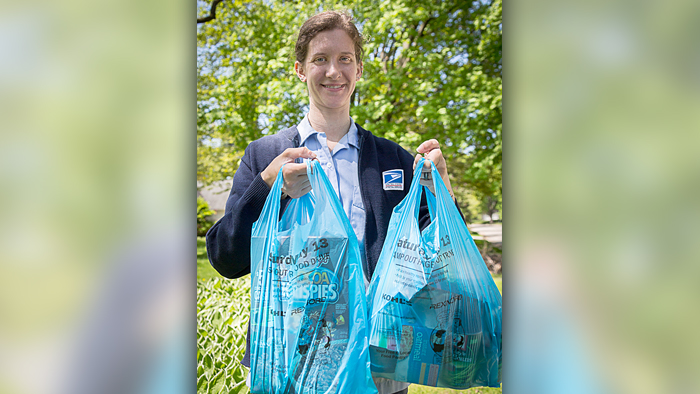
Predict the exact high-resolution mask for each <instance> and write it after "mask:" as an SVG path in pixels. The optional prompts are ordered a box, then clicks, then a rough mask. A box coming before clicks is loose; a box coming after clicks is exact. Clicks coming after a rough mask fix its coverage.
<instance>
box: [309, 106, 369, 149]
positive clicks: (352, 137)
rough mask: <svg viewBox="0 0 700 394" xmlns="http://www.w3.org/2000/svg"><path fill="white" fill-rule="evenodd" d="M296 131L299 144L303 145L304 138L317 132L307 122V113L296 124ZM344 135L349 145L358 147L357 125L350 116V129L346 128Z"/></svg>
mask: <svg viewBox="0 0 700 394" xmlns="http://www.w3.org/2000/svg"><path fill="white" fill-rule="evenodd" d="M297 131H299V146H304V143H306V140H307V139H308V138H309V137H311V136H312V135H314V134H318V131H316V130H314V128H313V127H311V122H309V115H308V114H306V116H304V119H302V120H301V122H300V123H299V124H298V125H297ZM345 137H347V141H348V143H349V144H350V145H352V146H354V147H355V148H358V149H359V147H360V146H359V143H358V134H357V125H356V124H355V121H353V120H352V117H351V118H350V130H348V133H347V134H346V135H345ZM345 137H343V138H345ZM341 141H342V140H341Z"/></svg>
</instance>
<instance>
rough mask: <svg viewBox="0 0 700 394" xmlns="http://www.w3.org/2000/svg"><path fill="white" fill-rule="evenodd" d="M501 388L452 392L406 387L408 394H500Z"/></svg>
mask: <svg viewBox="0 0 700 394" xmlns="http://www.w3.org/2000/svg"><path fill="white" fill-rule="evenodd" d="M502 393H503V389H502V388H501V387H472V388H470V389H469V390H452V389H444V388H442V387H428V386H419V385H417V384H412V385H410V386H408V394H502Z"/></svg>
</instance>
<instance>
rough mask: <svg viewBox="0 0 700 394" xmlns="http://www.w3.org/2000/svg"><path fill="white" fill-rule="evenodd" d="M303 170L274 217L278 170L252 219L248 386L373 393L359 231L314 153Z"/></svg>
mask: <svg viewBox="0 0 700 394" xmlns="http://www.w3.org/2000/svg"><path fill="white" fill-rule="evenodd" d="M307 174H308V176H309V180H310V182H311V187H312V191H311V192H310V193H308V194H306V195H304V196H303V197H301V198H298V199H293V200H291V201H290V203H289V205H288V206H287V209H286V210H285V213H284V215H283V216H282V218H281V219H279V211H280V193H281V187H282V183H283V179H282V171H281V170H280V172H279V174H278V175H277V179H276V181H275V183H274V185H273V186H272V190H271V191H270V194H269V196H268V198H267V200H266V201H265V206H264V207H263V211H262V213H261V215H260V218H259V219H258V221H257V222H255V224H254V225H253V233H252V239H251V292H252V294H251V308H250V323H251V325H250V329H251V335H250V337H251V345H250V348H251V361H250V377H251V379H250V385H251V388H250V390H251V392H252V393H254V394H258V393H264V394H269V393H275V394H278V393H279V394H281V393H309V394H321V393H324V394H340V393H343V394H344V393H360V394H364V393H367V394H369V393H377V389H376V387H375V385H374V382H373V380H372V376H371V373H370V368H369V349H368V341H367V337H368V325H367V316H368V315H367V313H368V312H367V308H368V307H367V299H366V295H365V287H364V279H363V276H362V267H361V264H362V263H361V260H360V251H359V246H358V241H357V237H356V236H355V233H354V231H353V230H352V227H351V226H350V222H349V220H348V218H347V216H346V215H345V213H344V211H343V208H342V205H341V204H340V201H339V200H338V197H337V195H336V193H335V191H334V190H333V188H332V186H331V184H330V182H329V181H328V178H327V177H326V175H325V173H324V172H323V170H322V168H321V166H320V165H319V163H318V161H311V162H308V163H307ZM278 219H279V220H278Z"/></svg>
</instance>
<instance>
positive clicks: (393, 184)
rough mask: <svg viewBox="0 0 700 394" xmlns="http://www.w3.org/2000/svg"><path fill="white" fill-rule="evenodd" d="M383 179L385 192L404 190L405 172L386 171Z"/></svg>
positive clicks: (383, 173)
mask: <svg viewBox="0 0 700 394" xmlns="http://www.w3.org/2000/svg"><path fill="white" fill-rule="evenodd" d="M382 178H384V190H403V170H389V171H384V172H382Z"/></svg>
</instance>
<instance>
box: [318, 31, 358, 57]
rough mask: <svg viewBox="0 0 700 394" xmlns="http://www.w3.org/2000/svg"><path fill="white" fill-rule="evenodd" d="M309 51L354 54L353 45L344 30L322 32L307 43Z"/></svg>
mask: <svg viewBox="0 0 700 394" xmlns="http://www.w3.org/2000/svg"><path fill="white" fill-rule="evenodd" d="M309 49H310V50H311V51H312V52H314V53H315V52H319V51H332V52H347V53H351V54H353V55H354V54H355V44H354V43H353V42H352V39H351V38H350V36H349V35H348V33H346V32H345V31H344V30H340V29H335V30H330V31H322V32H320V33H318V34H316V36H315V37H314V38H313V39H312V40H311V42H309Z"/></svg>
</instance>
